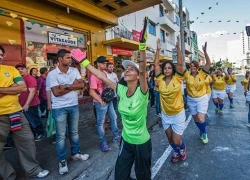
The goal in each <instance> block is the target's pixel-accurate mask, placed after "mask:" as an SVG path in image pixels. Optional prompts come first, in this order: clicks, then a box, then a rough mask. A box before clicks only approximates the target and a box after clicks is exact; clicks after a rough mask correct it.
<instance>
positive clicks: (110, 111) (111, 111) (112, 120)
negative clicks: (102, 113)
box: [108, 102, 119, 137]
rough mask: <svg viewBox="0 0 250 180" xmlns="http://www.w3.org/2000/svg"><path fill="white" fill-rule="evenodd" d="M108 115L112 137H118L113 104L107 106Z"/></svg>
mask: <svg viewBox="0 0 250 180" xmlns="http://www.w3.org/2000/svg"><path fill="white" fill-rule="evenodd" d="M108 115H109V119H110V123H111V129H112V133H113V136H114V137H118V136H119V132H118V127H117V115H116V113H115V110H114V106H113V102H110V103H109V104H108Z"/></svg>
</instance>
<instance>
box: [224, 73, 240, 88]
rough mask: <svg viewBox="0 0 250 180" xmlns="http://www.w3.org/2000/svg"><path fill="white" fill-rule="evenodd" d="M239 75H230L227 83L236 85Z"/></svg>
mask: <svg viewBox="0 0 250 180" xmlns="http://www.w3.org/2000/svg"><path fill="white" fill-rule="evenodd" d="M236 80H237V77H236V75H235V74H232V75H229V78H228V79H227V80H226V84H227V85H235V84H236Z"/></svg>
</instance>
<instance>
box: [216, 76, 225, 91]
mask: <svg viewBox="0 0 250 180" xmlns="http://www.w3.org/2000/svg"><path fill="white" fill-rule="evenodd" d="M213 81H214V82H213V89H214V90H225V89H226V77H225V76H217V75H216V74H214V75H213Z"/></svg>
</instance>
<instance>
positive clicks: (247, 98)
mask: <svg viewBox="0 0 250 180" xmlns="http://www.w3.org/2000/svg"><path fill="white" fill-rule="evenodd" d="M246 101H247V102H250V91H247V93H246Z"/></svg>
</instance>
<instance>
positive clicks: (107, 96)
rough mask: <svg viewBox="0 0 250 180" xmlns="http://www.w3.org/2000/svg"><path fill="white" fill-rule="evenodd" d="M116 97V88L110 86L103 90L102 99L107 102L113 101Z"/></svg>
mask: <svg viewBox="0 0 250 180" xmlns="http://www.w3.org/2000/svg"><path fill="white" fill-rule="evenodd" d="M114 97H115V92H114V90H113V89H112V88H110V87H108V88H106V89H104V90H103V92H102V100H103V101H104V102H105V103H109V102H111V101H113V100H114Z"/></svg>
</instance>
